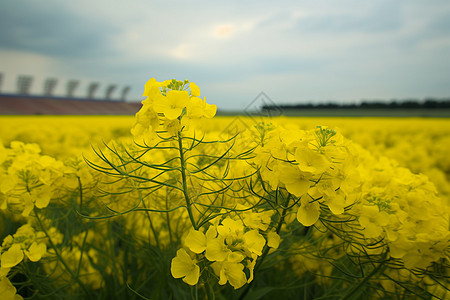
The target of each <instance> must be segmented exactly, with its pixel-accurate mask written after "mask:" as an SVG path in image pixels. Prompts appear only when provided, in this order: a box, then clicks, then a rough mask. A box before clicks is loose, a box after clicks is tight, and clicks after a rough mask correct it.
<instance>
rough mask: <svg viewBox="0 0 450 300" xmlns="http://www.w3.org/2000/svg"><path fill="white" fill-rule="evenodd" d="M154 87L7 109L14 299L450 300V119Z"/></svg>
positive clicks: (3, 187) (7, 269) (4, 266)
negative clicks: (259, 102) (61, 109)
mask: <svg viewBox="0 0 450 300" xmlns="http://www.w3.org/2000/svg"><path fill="white" fill-rule="evenodd" d="M144 96H145V97H146V100H144V101H143V107H142V109H141V110H140V111H139V112H138V113H137V114H136V116H135V117H126V116H120V117H119V116H117V117H111V116H97V117H84V116H83V117H80V116H77V117H75V116H70V117H69V116H64V117H57V116H27V117H19V116H9V117H0V128H1V133H0V141H1V143H0V214H1V219H0V233H1V248H0V251H1V268H0V299H22V298H37V299H40V298H46V299H272V298H274V297H276V298H277V299H360V298H361V297H365V298H368V299H449V298H450V291H449V286H450V283H449V278H450V265H449V262H450V231H449V213H450V210H449V206H450V155H449V154H448V151H449V149H450V120H448V119H410V118H403V119H394V118H294V117H292V118H291V117H289V118H288V117H276V118H268V117H259V116H234V117H218V116H215V113H216V106H215V105H212V104H210V103H209V101H208V102H206V100H204V99H202V98H200V89H199V88H198V86H197V85H195V83H192V82H188V81H176V80H169V81H164V82H157V81H156V80H154V79H151V80H149V81H148V82H147V83H146V85H145V91H144ZM202 97H203V95H202Z"/></svg>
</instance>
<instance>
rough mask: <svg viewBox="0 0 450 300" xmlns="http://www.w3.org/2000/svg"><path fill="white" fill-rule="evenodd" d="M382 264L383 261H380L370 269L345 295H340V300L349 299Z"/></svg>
mask: <svg viewBox="0 0 450 300" xmlns="http://www.w3.org/2000/svg"><path fill="white" fill-rule="evenodd" d="M383 266H384V263H380V264H379V265H378V266H377V267H376V268H375V269H373V270H372V272H370V273H369V275H367V276H366V277H364V279H363V280H361V282H360V283H359V284H358V285H356V286H354V287H353V288H352V289H351V290H350V291H349V292H348V293H347V294H346V295H344V296H342V298H341V300H346V299H351V298H350V297H352V296H353V295H354V294H355V293H356V292H357V291H358V290H359V289H360V288H362V287H363V286H364V285H365V284H366V282H367V281H369V279H370V278H372V277H373V276H375V274H377V273H378V272H379V271H380V270H381V268H382V267H383Z"/></svg>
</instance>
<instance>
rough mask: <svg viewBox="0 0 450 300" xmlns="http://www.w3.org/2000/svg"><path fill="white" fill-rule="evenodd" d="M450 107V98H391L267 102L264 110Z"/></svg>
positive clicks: (263, 107)
mask: <svg viewBox="0 0 450 300" xmlns="http://www.w3.org/2000/svg"><path fill="white" fill-rule="evenodd" d="M361 108H364V109H450V98H448V99H434V98H427V99H425V100H415V99H408V100H391V101H379V100H374V101H367V100H364V101H362V102H361V103H336V102H327V103H317V104H314V103H297V104H265V105H263V106H262V107H261V109H262V110H278V109H282V110H290V109H292V110H295V109H361Z"/></svg>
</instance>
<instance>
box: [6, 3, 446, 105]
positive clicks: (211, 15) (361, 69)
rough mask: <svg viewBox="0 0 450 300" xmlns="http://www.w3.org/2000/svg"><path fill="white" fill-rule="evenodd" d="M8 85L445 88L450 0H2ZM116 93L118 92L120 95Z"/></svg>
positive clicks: (247, 92)
mask: <svg viewBox="0 0 450 300" xmlns="http://www.w3.org/2000/svg"><path fill="white" fill-rule="evenodd" d="M0 73H3V84H2V85H1V86H0V89H1V91H2V92H14V91H15V89H16V77H17V75H21V74H24V75H33V76H34V77H35V81H34V84H33V88H32V92H33V93H35V94H39V93H42V86H43V81H44V80H45V78H47V77H58V78H59V83H58V86H57V90H56V92H57V93H58V94H63V93H64V91H65V84H66V82H67V80H69V79H79V80H80V81H81V85H80V86H79V88H78V90H77V95H79V96H84V95H85V94H86V86H87V84H88V82H90V81H97V82H100V83H101V87H100V89H99V91H98V93H97V96H98V97H100V95H102V94H104V89H105V88H106V85H107V84H112V83H114V84H117V85H118V87H119V90H120V88H121V87H123V86H126V85H131V87H132V89H131V91H130V93H129V94H128V97H127V99H128V100H129V101H131V100H142V90H143V85H144V83H145V82H146V81H147V80H148V79H150V78H151V77H155V78H156V79H157V80H161V81H162V80H165V79H171V78H176V79H181V80H184V79H189V80H190V81H194V82H196V83H197V84H198V85H199V87H200V89H201V91H202V95H203V96H206V97H207V100H208V101H209V102H210V103H215V104H217V105H218V106H219V109H242V108H244V107H246V106H247V105H248V104H249V103H251V101H252V100H253V99H254V98H255V97H256V96H257V95H258V94H259V93H260V92H261V91H263V92H265V93H266V94H267V95H268V96H269V97H270V98H271V99H272V100H273V101H275V102H278V103H296V102H305V101H313V102H324V101H327V100H338V101H349V102H352V101H359V100H361V99H387V100H388V99H392V98H397V99H404V98H410V97H412V98H419V99H420V98H425V97H428V96H431V97H449V96H450V1H449V0H433V1H423V0H404V1H392V0H380V1H378V0H371V1H369V0H316V1H313V0H310V1H292V0H291V1H265V0H258V1H221V2H216V1H161V2H155V1H149V0H133V1H116V0H95V1H90V0H77V1H61V0H39V1H38V0H1V2H0ZM113 96H115V97H119V93H118V92H116V93H115V94H114V95H113Z"/></svg>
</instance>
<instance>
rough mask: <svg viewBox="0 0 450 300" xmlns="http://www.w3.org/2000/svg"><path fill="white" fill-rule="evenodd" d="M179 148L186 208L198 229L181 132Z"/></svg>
mask: <svg viewBox="0 0 450 300" xmlns="http://www.w3.org/2000/svg"><path fill="white" fill-rule="evenodd" d="M178 149H179V151H180V165H181V180H182V182H183V195H184V199H185V200H186V208H187V211H188V214H189V219H190V220H191V223H192V226H193V227H194V229H195V230H197V229H198V228H197V223H196V222H195V219H194V214H193V213H192V207H191V206H192V202H191V199H190V198H189V194H188V189H187V180H186V163H185V160H184V151H183V140H182V138H181V133H180V132H178Z"/></svg>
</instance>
